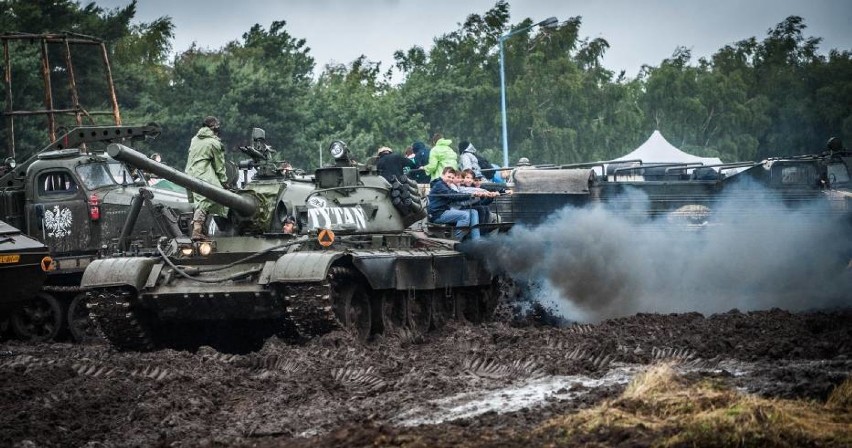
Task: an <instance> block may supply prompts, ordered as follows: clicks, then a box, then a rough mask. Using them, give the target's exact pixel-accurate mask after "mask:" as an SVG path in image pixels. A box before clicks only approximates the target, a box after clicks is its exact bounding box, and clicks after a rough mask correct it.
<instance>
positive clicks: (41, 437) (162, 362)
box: [0, 310, 852, 446]
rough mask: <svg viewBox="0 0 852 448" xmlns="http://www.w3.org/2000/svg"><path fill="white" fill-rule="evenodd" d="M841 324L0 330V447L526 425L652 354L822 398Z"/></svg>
mask: <svg viewBox="0 0 852 448" xmlns="http://www.w3.org/2000/svg"><path fill="white" fill-rule="evenodd" d="M850 335H852V312H849V311H845V312H835V313H806V314H800V315H796V314H791V313H786V312H783V311H779V310H772V311H765V312H758V313H739V312H732V313H725V314H721V315H715V316H711V317H704V316H701V315H697V314H678V315H655V314H647V315H636V316H631V317H627V318H622V319H613V320H609V321H604V322H601V323H598V324H576V325H571V326H567V327H563V328H552V327H537V326H513V325H508V324H505V323H491V324H486V325H464V324H457V323H448V324H447V325H445V326H444V327H443V328H442V329H441V330H439V331H436V332H433V333H429V334H426V335H419V334H408V333H406V332H399V334H393V335H388V336H386V337H382V338H379V339H377V340H376V341H374V342H372V343H369V344H366V345H363V344H358V343H355V342H353V341H352V340H351V339H350V338H349V337H348V336H347V335H345V334H343V333H331V334H328V335H326V336H324V337H322V338H319V339H316V340H313V341H310V342H308V343H306V344H305V345H288V344H286V343H284V342H281V341H278V340H275V339H272V340H269V341H267V343H266V345H265V346H264V347H263V348H262V349H261V350H260V351H258V352H255V353H249V354H242V355H234V354H225V353H219V352H217V351H215V350H213V349H211V348H208V347H202V348H201V349H199V350H198V351H197V352H195V353H187V352H177V351H172V350H163V351H159V352H152V353H142V354H136V353H123V352H116V351H114V350H112V349H110V348H109V347H108V346H106V345H97V344H95V345H85V346H71V345H67V344H24V343H18V342H7V343H0V353H2V354H3V355H2V356H0V445H3V446H8V445H15V444H16V443H21V442H22V441H25V440H29V441H32V442H34V443H36V444H37V445H63V444H64V445H69V444H70V445H86V444H87V443H95V444H97V443H103V444H107V445H114V446H128V445H156V444H159V445H167V444H170V443H173V442H179V443H182V444H189V445H199V444H225V445H233V444H251V443H252V441H256V440H265V439H270V440H277V439H282V440H289V439H290V438H293V437H297V436H300V435H301V436H308V437H310V436H314V435H322V434H326V433H329V432H332V431H334V430H335V429H337V428H341V427H346V426H347V425H352V424H361V423H363V422H373V423H376V424H390V425H404V424H409V423H410V422H421V423H426V424H434V423H437V422H439V421H443V418H442V419H438V418H437V417H436V416H439V415H441V414H442V413H443V414H444V415H452V416H454V418H458V419H461V420H462V421H463V423H459V425H472V426H477V425H480V426H482V427H486V426H489V425H494V426H499V427H508V428H526V427H529V426H528V425H533V424H534V423H535V422H538V421H541V419H544V418H546V416H547V415H549V414H550V413H553V412H561V411H564V410H566V409H577V408H579V407H583V406H588V405H591V404H593V403H596V402H598V401H600V400H602V399H603V398H606V397H608V396H611V395H612V394H614V393H617V392H618V391H619V390H620V389H622V388H623V387H624V384H625V383H626V381H627V380H628V378H629V377H630V376H631V375H633V374H634V373H635V372H636V371H638V370H639V369H642V368H644V366H648V365H651V364H654V363H658V362H666V363H671V364H673V365H676V366H677V368H678V369H680V370H681V371H683V372H686V373H690V372H692V373H693V374H696V375H711V376H714V377H718V378H720V379H723V380H725V381H730V382H732V383H733V384H736V385H737V386H738V387H742V388H743V389H744V390H750V391H756V393H760V394H765V395H767V396H786V395H792V396H803V397H814V398H818V397H820V396H821V394H823V393H824V391H825V390H826V389H827V388H830V387H831V385H833V384H837V383H838V382H839V381H842V379H843V378H845V376H848V375H849V371H850V369H852V363H850V359H852V346H850V344H849V342H848V341H849V340H850ZM785 394H786V395H785ZM494 403H496V404H497V405H495V404H494ZM474 407H476V408H477V409H478V410H477V411H476V412H473V411H472V408H474ZM449 411H452V412H451V413H450V414H448V412H449ZM480 411H482V412H484V413H482V412H480ZM406 422H408V423H406ZM57 428H65V429H62V430H59V429H57ZM434 428H435V429H434V430H435V431H442V430H446V426H444V424H439V425H437V426H435V427H434ZM424 431H428V429H424ZM318 440H319V439H318Z"/></svg>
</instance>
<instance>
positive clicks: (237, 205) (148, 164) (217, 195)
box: [107, 143, 258, 216]
mask: <svg viewBox="0 0 852 448" xmlns="http://www.w3.org/2000/svg"><path fill="white" fill-rule="evenodd" d="M107 153H108V154H109V155H110V157H112V158H113V159H116V160H118V161H121V162H124V163H126V164H128V165H131V166H134V167H136V168H138V169H141V170H143V171H146V172H148V173H152V174H156V175H157V176H160V177H162V178H163V179H167V180H170V181H172V182H174V183H176V184H178V185H180V186H181V187H184V188H186V189H187V190H189V191H192V192H193V193H198V194H200V195H202V196H204V197H206V198H208V199H210V200H211V201H213V202H216V203H219V204H222V205H224V206H226V207H229V208H231V209H232V210H234V211H236V212H237V213H239V214H240V215H242V216H254V214H255V213H257V210H258V205H257V203H256V202H255V200H254V199H253V198H252V197H251V196H247V195H246V196H244V195H240V194H237V193H233V192H231V191H228V190H226V189H224V188H221V187H217V186H214V185H211V184H209V183H207V182H204V181H202V180H199V179H196V178H194V177H192V176H189V175H187V174H185V173H182V172H180V171H178V170H176V169H174V168H172V167H170V166H168V165H164V164H162V163H158V162H155V161H154V160H151V159H149V158H148V157H146V156H145V155H144V154H142V153H140V152H139V151H136V150H134V149H133V148H128V147H127V146H124V145H122V144H120V143H112V144H110V145H109V146H107Z"/></svg>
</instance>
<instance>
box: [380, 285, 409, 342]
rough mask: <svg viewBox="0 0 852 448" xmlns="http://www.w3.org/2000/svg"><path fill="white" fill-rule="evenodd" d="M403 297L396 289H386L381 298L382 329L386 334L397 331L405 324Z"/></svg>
mask: <svg viewBox="0 0 852 448" xmlns="http://www.w3.org/2000/svg"><path fill="white" fill-rule="evenodd" d="M401 299H402V297H401V296H400V295H399V293H398V292H396V291H385V292H384V293H383V294H382V295H381V297H380V299H379V302H380V303H381V313H382V315H381V319H382V328H381V330H382V334H384V335H385V336H390V335H392V334H395V333H397V332H398V331H399V329H400V328H401V327H403V326H404V325H405V307H404V306H403V302H402V300H401Z"/></svg>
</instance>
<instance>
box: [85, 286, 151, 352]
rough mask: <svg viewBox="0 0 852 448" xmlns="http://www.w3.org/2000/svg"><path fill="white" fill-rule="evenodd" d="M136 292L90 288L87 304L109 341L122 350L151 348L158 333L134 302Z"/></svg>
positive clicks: (123, 289) (120, 289) (149, 349)
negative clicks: (153, 330) (155, 332)
mask: <svg viewBox="0 0 852 448" xmlns="http://www.w3.org/2000/svg"><path fill="white" fill-rule="evenodd" d="M135 296H136V292H135V291H133V290H130V289H127V288H103V289H97V290H93V291H89V293H88V300H87V301H86V302H87V305H88V308H89V312H90V313H91V314H92V315H93V316H94V318H95V320H96V321H97V323H98V327H99V328H100V329H101V330H102V331H103V334H104V336H105V337H106V338H107V340H109V342H110V343H111V344H112V345H113V346H115V348H117V349H118V350H121V351H140V352H144V351H151V350H154V348H155V343H154V335H153V334H152V333H151V331H152V328H151V325H149V323H148V318H147V315H146V313H145V312H144V310H139V309H137V308H136V307H135V306H134V304H133V299H134V298H135Z"/></svg>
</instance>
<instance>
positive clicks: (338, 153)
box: [328, 140, 347, 159]
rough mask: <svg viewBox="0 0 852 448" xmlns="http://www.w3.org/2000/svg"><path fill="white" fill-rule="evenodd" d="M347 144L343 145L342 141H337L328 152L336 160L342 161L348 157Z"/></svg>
mask: <svg viewBox="0 0 852 448" xmlns="http://www.w3.org/2000/svg"><path fill="white" fill-rule="evenodd" d="M346 149H347V148H346V143H343V142H342V141H340V140H335V141H333V142H331V146H330V147H329V148H328V151H329V152H331V156H332V157H334V158H335V159H340V158H342V157H343V156H345V155H346Z"/></svg>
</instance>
